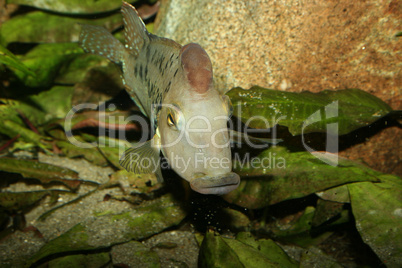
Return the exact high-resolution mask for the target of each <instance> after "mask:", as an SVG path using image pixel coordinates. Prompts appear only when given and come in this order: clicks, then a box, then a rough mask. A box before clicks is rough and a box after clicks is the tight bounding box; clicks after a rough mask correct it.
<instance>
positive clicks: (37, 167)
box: [0, 157, 81, 190]
mask: <svg viewBox="0 0 402 268" xmlns="http://www.w3.org/2000/svg"><path fill="white" fill-rule="evenodd" d="M0 170H2V171H6V172H11V173H19V174H21V175H22V176H23V177H24V178H31V179H37V180H39V181H40V182H41V183H43V184H48V183H51V182H59V183H62V184H64V185H66V186H67V187H68V188H70V189H72V190H76V189H77V188H78V187H79V185H80V183H81V182H80V181H79V180H77V179H78V173H77V172H75V171H73V170H71V169H67V168H62V167H58V166H54V165H50V164H45V163H40V162H38V161H34V160H23V159H15V158H5V157H3V158H0ZM67 178H70V179H67Z"/></svg>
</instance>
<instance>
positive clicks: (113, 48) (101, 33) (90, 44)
mask: <svg viewBox="0 0 402 268" xmlns="http://www.w3.org/2000/svg"><path fill="white" fill-rule="evenodd" d="M79 43H80V45H81V47H82V48H83V49H84V50H85V51H86V52H89V53H93V54H97V55H100V56H103V57H106V58H108V59H109V60H111V61H113V62H115V63H117V64H121V62H122V59H123V53H124V47H123V45H122V43H120V41H119V40H117V39H116V38H114V37H113V35H112V34H111V33H109V31H108V30H106V29H105V28H103V27H100V26H94V25H82V31H81V34H80V40H79Z"/></svg>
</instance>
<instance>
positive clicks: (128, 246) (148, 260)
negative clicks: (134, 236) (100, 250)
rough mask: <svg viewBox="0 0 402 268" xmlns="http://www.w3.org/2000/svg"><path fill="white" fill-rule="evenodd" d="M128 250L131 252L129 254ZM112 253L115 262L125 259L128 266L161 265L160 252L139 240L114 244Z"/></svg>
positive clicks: (156, 267)
mask: <svg viewBox="0 0 402 268" xmlns="http://www.w3.org/2000/svg"><path fill="white" fill-rule="evenodd" d="M127 252H130V254H129V256H127ZM111 255H112V257H113V263H115V264H116V263H119V260H122V259H124V260H125V264H126V265H127V266H128V267H150V268H159V267H161V265H160V263H159V256H158V254H157V253H156V252H155V251H154V250H152V249H150V248H148V247H147V246H145V245H144V244H143V243H141V242H139V241H130V242H128V243H124V244H120V245H116V246H113V248H112V252H111ZM116 259H117V260H116ZM115 266H117V265H115Z"/></svg>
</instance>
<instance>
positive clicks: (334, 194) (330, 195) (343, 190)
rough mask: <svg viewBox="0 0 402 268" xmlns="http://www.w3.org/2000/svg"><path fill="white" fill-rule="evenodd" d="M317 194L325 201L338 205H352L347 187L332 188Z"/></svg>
mask: <svg viewBox="0 0 402 268" xmlns="http://www.w3.org/2000/svg"><path fill="white" fill-rule="evenodd" d="M316 194H317V195H318V196H319V197H320V198H321V199H323V200H328V201H333V202H338V203H350V198H349V191H348V186H347V185H342V186H339V187H335V188H331V189H328V190H325V191H323V192H318V193H316Z"/></svg>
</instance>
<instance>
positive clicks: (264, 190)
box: [224, 146, 381, 209]
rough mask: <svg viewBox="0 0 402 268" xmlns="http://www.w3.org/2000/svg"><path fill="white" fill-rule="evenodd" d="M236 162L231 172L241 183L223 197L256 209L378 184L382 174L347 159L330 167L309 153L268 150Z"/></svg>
mask: <svg viewBox="0 0 402 268" xmlns="http://www.w3.org/2000/svg"><path fill="white" fill-rule="evenodd" d="M245 160H247V159H245ZM245 160H243V162H241V161H235V162H234V163H233V166H234V171H235V172H236V173H238V174H239V175H240V176H241V177H242V180H241V182H240V185H239V187H238V188H237V189H235V190H234V191H232V192H230V193H228V194H226V195H224V199H225V200H226V201H228V202H230V203H234V204H236V205H239V206H242V207H246V208H249V209H259V208H263V207H265V206H268V205H272V204H276V203H279V202H281V201H284V200H289V199H295V198H300V197H304V196H306V195H309V194H313V193H315V192H319V191H323V190H325V189H329V188H333V187H337V186H340V185H343V184H346V183H350V182H356V181H378V180H379V178H378V176H379V175H381V172H378V171H375V170H372V169H370V168H368V167H365V166H363V165H361V164H358V163H356V162H353V161H351V160H347V159H341V160H340V161H339V166H331V165H328V164H326V163H324V162H322V161H320V160H318V159H317V158H316V157H315V156H314V155H312V154H310V153H309V152H288V151H287V149H286V148H285V147H278V146H277V147H271V148H269V149H267V150H265V151H263V152H262V153H261V154H260V155H258V156H257V157H254V158H250V159H248V160H249V161H248V162H247V161H246V162H245Z"/></svg>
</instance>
